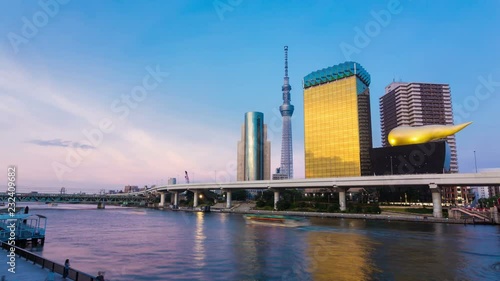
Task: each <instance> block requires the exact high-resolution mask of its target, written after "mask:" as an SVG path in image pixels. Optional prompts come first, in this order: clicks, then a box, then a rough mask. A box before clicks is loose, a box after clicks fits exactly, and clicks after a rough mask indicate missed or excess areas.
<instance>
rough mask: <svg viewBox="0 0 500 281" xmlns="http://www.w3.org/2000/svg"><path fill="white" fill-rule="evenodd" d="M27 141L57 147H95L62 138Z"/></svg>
mask: <svg viewBox="0 0 500 281" xmlns="http://www.w3.org/2000/svg"><path fill="white" fill-rule="evenodd" d="M28 143H32V144H36V145H39V146H59V147H74V148H83V149H95V147H94V146H92V145H87V144H81V143H78V142H73V141H68V140H62V139H52V140H37V139H35V140H30V141H28Z"/></svg>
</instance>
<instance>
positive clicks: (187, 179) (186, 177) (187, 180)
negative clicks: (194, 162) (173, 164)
mask: <svg viewBox="0 0 500 281" xmlns="http://www.w3.org/2000/svg"><path fill="white" fill-rule="evenodd" d="M184 173H185V174H186V175H185V176H184V178H185V179H186V183H189V176H188V172H187V171H184Z"/></svg>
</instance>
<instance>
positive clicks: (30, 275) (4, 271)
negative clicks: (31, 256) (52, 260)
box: [0, 250, 71, 281]
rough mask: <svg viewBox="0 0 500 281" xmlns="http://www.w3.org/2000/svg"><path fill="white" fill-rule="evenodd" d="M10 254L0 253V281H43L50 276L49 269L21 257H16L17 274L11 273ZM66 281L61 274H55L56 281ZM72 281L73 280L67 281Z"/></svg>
mask: <svg viewBox="0 0 500 281" xmlns="http://www.w3.org/2000/svg"><path fill="white" fill-rule="evenodd" d="M7 254H8V252H7V251H6V250H2V251H0V263H1V264H2V268H1V272H0V280H1V277H2V276H5V280H6V281H27V280H33V281H35V280H40V281H43V280H45V278H47V275H48V274H49V270H48V269H46V268H45V269H42V267H41V266H39V265H34V264H33V262H28V261H26V259H23V258H21V257H19V256H16V271H15V272H16V273H12V272H9V271H8V269H9V268H10V267H9V265H8V261H9V260H8V257H7ZM59 280H65V279H63V278H62V275H61V274H57V273H56V274H55V278H54V281H59ZM66 280H71V279H66Z"/></svg>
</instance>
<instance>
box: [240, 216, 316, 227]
mask: <svg viewBox="0 0 500 281" xmlns="http://www.w3.org/2000/svg"><path fill="white" fill-rule="evenodd" d="M243 217H244V218H245V221H246V223H248V224H262V225H274V226H285V227H298V226H307V225H309V224H310V223H309V220H308V219H306V218H301V217H293V216H283V215H261V214H247V215H244V216H243Z"/></svg>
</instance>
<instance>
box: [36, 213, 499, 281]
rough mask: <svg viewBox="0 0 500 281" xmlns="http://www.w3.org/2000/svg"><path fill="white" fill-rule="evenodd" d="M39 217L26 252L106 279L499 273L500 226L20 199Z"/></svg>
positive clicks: (489, 276) (495, 276) (485, 276)
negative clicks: (276, 217)
mask: <svg viewBox="0 0 500 281" xmlns="http://www.w3.org/2000/svg"><path fill="white" fill-rule="evenodd" d="M30 213H35V214H42V215H45V216H47V217H48V221H47V232H46V237H47V238H46V242H45V246H44V247H43V248H42V249H40V248H38V249H33V251H34V252H37V253H38V254H41V255H43V256H44V257H47V258H49V259H51V260H54V261H57V262H60V263H64V260H65V259H70V262H71V266H72V267H74V268H76V269H78V270H81V271H84V272H87V273H90V274H96V273H97V272H98V271H105V272H106V273H105V277H106V280H112V281H118V280H120V281H129V280H130V281H132V280H439V281H444V280H500V227H498V226H483V225H476V226H473V225H467V226H464V225H453V224H430V223H429V224H426V223H409V222H395V221H370V220H354V219H322V218H311V219H310V221H311V225H310V226H306V227H297V228H287V227H279V226H267V225H253V224H246V223H245V219H244V218H243V216H242V215H240V214H227V213H187V212H172V211H159V210H151V209H141V208H122V207H112V206H106V209H105V210H97V209H96V206H95V205H69V204H68V205H66V204H60V205H59V206H56V207H49V206H48V205H34V204H30Z"/></svg>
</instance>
